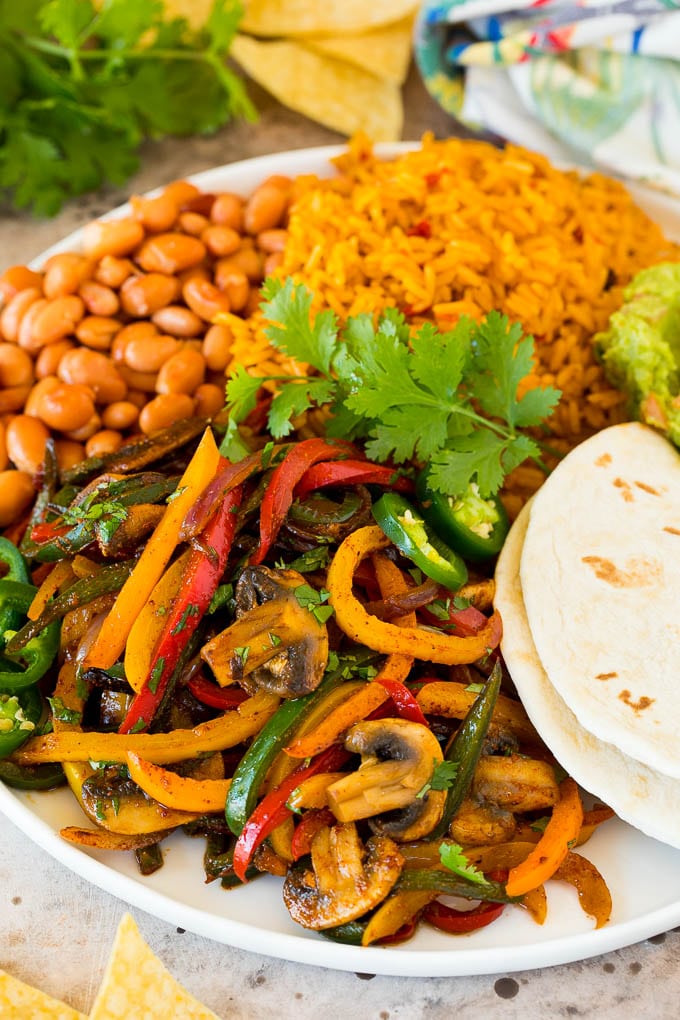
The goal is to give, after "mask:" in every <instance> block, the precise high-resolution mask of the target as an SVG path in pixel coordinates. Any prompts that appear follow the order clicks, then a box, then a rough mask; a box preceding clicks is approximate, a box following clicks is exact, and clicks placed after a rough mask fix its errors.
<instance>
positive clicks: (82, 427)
mask: <svg viewBox="0 0 680 1020" xmlns="http://www.w3.org/2000/svg"><path fill="white" fill-rule="evenodd" d="M291 191H292V182H291V181H290V180H289V179H288V178H284V177H272V178H269V179H268V180H267V181H265V182H264V183H263V184H262V185H261V186H260V187H259V188H257V190H255V191H254V192H253V194H252V195H251V196H250V197H249V198H248V199H244V198H242V197H241V196H239V195H235V194H232V193H229V192H222V193H218V194H211V193H203V192H201V191H200V190H199V189H198V188H197V187H196V186H195V185H193V184H191V183H190V182H188V181H174V182H173V183H172V184H170V185H168V186H167V187H166V188H165V189H164V190H163V191H162V192H160V193H159V194H158V195H154V196H152V197H147V196H133V197H132V198H131V200H130V210H131V212H130V214H129V215H128V216H124V217H121V218H118V219H110V220H99V221H94V222H92V223H89V224H88V225H87V226H86V227H85V228H84V230H83V232H82V251H80V252H60V253H58V254H56V255H53V256H51V257H50V258H49V259H48V260H47V261H46V262H45V265H44V266H43V267H42V270H41V271H36V270H33V269H29V268H28V267H26V266H11V267H10V268H9V269H7V270H6V271H5V272H4V273H2V274H0V302H1V303H2V304H1V307H0V415H2V418H1V419H0V527H3V526H5V524H7V523H11V522H12V521H14V520H16V517H17V515H18V514H20V513H21V512H22V511H23V509H24V508H25V507H27V506H28V505H29V503H30V502H31V500H32V499H33V496H34V487H33V484H32V478H31V476H33V475H35V474H36V473H37V472H38V471H39V470H40V467H41V464H42V461H43V459H44V451H45V444H46V442H47V439H48V438H49V437H50V436H52V437H53V439H54V441H55V452H56V456H57V461H58V463H59V465H60V467H61V468H62V469H64V468H65V467H68V466H71V465H73V464H75V463H77V462H78V461H79V460H80V459H82V458H83V457H85V456H91V455H94V454H103V453H108V452H111V451H114V450H116V449H118V447H119V446H120V445H121V444H122V443H123V442H124V441H125V440H126V439H128V438H130V437H131V436H132V435H137V434H139V432H141V433H144V434H148V433H150V432H154V431H156V430H157V429H160V428H164V427H166V426H167V425H170V424H172V423H173V422H175V421H178V420H180V419H182V418H184V417H186V416H188V415H192V414H197V415H200V416H202V417H206V418H210V417H213V416H214V415H216V414H217V413H218V412H219V411H220V410H221V408H222V407H223V405H224V399H225V397H224V384H225V380H224V375H225V372H226V370H227V369H228V367H229V364H230V362H231V360H232V346H233V343H234V331H233V329H232V327H231V324H230V319H231V318H232V317H233V316H234V315H236V316H241V317H246V316H248V315H249V314H251V313H252V312H253V311H254V310H256V309H257V307H258V305H259V302H260V297H259V293H258V288H259V285H260V283H261V282H262V280H263V278H264V276H265V275H266V274H268V273H269V272H271V271H272V269H274V268H276V266H277V265H279V264H280V262H281V260H282V257H283V251H284V248H285V244H286V238H287V231H286V223H287V213H288V205H289V202H290V195H291ZM228 323H229V324H228ZM3 522H4V523H3Z"/></svg>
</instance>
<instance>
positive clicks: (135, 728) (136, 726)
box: [130, 715, 146, 733]
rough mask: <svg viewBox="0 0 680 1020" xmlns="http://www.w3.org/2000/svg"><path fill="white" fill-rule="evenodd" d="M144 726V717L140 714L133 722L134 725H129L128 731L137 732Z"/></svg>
mask: <svg viewBox="0 0 680 1020" xmlns="http://www.w3.org/2000/svg"><path fill="white" fill-rule="evenodd" d="M145 727H146V719H145V718H144V716H143V715H140V717H139V719H138V720H137V722H136V723H135V724H134V726H131V727H130V733H139V732H140V731H141V730H143V729H144V728H145Z"/></svg>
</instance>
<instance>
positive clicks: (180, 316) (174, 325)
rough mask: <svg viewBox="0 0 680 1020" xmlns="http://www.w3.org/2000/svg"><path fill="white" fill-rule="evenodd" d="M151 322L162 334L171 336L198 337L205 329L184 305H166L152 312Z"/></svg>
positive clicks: (202, 323) (194, 314)
mask: <svg viewBox="0 0 680 1020" xmlns="http://www.w3.org/2000/svg"><path fill="white" fill-rule="evenodd" d="M151 321H152V322H153V323H154V325H156V326H158V328H159V330H160V331H161V332H162V333H170V334H171V335H172V336H181V337H194V336H200V335H201V333H202V332H203V330H204V329H205V323H204V322H203V320H202V319H200V318H199V317H198V315H196V313H195V312H192V311H191V309H190V308H185V307H184V305H166V307H165V308H160V309H159V310H158V311H157V312H154V314H153V315H152V316H151Z"/></svg>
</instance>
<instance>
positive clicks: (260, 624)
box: [201, 567, 328, 698]
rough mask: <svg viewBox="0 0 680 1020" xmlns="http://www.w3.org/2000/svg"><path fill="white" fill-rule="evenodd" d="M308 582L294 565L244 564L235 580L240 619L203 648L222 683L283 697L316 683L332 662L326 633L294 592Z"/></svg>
mask: <svg viewBox="0 0 680 1020" xmlns="http://www.w3.org/2000/svg"><path fill="white" fill-rule="evenodd" d="M306 585H307V582H306V581H305V579H304V577H303V576H302V574H298V572H297V571H296V570H271V569H270V568H269V567H246V568H245V570H244V571H243V573H242V574H241V577H240V578H239V581H238V584H237V585H236V592H235V599H236V616H237V619H236V621H235V622H234V623H232V624H231V626H230V627H227V628H226V630H223V631H222V632H221V633H220V634H218V635H217V636H216V637H214V638H213V639H212V641H210V642H208V644H207V645H205V646H204V647H203V649H202V651H201V656H202V658H203V659H205V661H206V662H207V663H208V665H209V666H210V668H211V669H212V671H213V673H214V674H215V678H216V680H217V681H218V683H220V684H222V685H223V686H224V685H226V684H231V683H235V682H238V683H240V684H241V685H242V686H243V687H244V688H245V689H246V690H247V691H248V693H249V694H255V693H257V691H259V690H266V691H271V692H272V693H274V694H278V695H280V696H281V697H283V698H298V697H300V696H301V695H303V694H308V693H309V691H313V690H314V689H315V688H316V687H318V685H319V683H320V682H321V678H322V677H323V674H324V671H325V669H326V664H327V662H328V632H327V630H326V626H325V624H323V623H319V621H318V620H317V619H316V617H315V616H314V613H313V612H311V611H310V609H308V608H307V607H306V606H305V605H303V604H301V601H302V600H301V599H299V598H298V595H297V594H296V592H297V591H298V590H299V589H300V588H301V587H303V586H306ZM312 608H313V607H312Z"/></svg>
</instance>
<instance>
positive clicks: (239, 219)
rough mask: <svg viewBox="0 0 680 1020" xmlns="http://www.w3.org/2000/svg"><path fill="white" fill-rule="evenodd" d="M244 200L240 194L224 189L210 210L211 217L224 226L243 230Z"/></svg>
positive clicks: (214, 221)
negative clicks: (233, 193)
mask: <svg viewBox="0 0 680 1020" xmlns="http://www.w3.org/2000/svg"><path fill="white" fill-rule="evenodd" d="M244 204H245V203H244V201H243V199H242V198H241V197H240V195H232V194H231V193H230V192H228V191H223V192H222V194H220V195H217V196H216V198H215V201H214V202H213V204H212V209H211V210H210V219H211V220H212V221H213V223H218V224H219V225H220V226H222V227H231V228H232V230H237V231H238V232H239V233H240V232H241V231H242V230H243V207H244Z"/></svg>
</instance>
